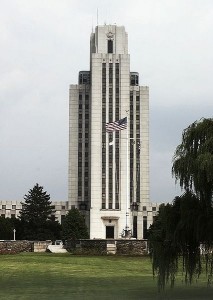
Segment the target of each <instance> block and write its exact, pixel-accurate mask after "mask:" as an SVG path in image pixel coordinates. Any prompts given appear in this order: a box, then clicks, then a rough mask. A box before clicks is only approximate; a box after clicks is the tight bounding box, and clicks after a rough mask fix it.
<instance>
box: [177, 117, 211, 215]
mask: <svg viewBox="0 0 213 300" xmlns="http://www.w3.org/2000/svg"><path fill="white" fill-rule="evenodd" d="M172 173H173V175H174V176H175V178H176V180H179V181H180V186H181V187H182V188H184V189H185V190H186V191H188V190H191V191H193V192H195V193H196V195H197V196H198V197H199V199H200V201H201V203H202V205H203V206H204V207H206V209H207V210H208V209H209V208H210V207H212V195H213V119H201V120H200V121H196V122H194V123H192V124H191V125H190V126H189V127H188V128H186V129H185V130H184V131H183V134H182V143H181V144H180V145H179V146H178V147H177V148H176V151H175V155H174V159H173V167H172Z"/></svg>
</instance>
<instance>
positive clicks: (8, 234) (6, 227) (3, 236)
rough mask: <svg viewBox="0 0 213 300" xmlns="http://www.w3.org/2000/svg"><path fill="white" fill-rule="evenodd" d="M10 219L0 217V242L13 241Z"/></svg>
mask: <svg viewBox="0 0 213 300" xmlns="http://www.w3.org/2000/svg"><path fill="white" fill-rule="evenodd" d="M11 220H12V219H10V218H4V217H1V216H0V240H12V239H13V229H14V227H13V224H12V221H11Z"/></svg>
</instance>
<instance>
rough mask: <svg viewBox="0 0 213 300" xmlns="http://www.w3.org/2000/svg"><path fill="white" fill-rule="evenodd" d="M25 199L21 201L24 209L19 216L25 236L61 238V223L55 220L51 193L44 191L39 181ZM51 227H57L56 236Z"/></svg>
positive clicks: (36, 238) (30, 237)
mask: <svg viewBox="0 0 213 300" xmlns="http://www.w3.org/2000/svg"><path fill="white" fill-rule="evenodd" d="M24 200H25V202H22V203H21V204H22V210H21V211H20V217H19V218H20V220H21V222H22V227H24V231H23V238H25V239H34V240H43V239H54V238H59V236H58V235H59V230H60V228H59V227H60V224H59V223H58V222H56V221H55V220H53V215H52V214H53V213H54V209H53V206H52V202H51V201H50V195H49V194H47V192H46V191H43V187H42V186H39V184H38V183H37V184H36V185H35V186H34V187H33V189H30V190H29V192H28V194H26V195H25V196H24ZM52 223H54V224H52ZM55 223H57V224H55ZM51 228H55V230H56V229H57V230H56V231H57V234H56V235H57V236H56V237H55V235H54V232H52V231H51Z"/></svg>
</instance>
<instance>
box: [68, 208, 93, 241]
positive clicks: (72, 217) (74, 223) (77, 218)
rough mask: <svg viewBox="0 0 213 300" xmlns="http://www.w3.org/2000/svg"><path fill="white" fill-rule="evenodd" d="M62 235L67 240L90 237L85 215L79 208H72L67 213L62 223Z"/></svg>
mask: <svg viewBox="0 0 213 300" xmlns="http://www.w3.org/2000/svg"><path fill="white" fill-rule="evenodd" d="M62 237H63V239H65V240H68V239H72V240H76V239H88V238H89V234H88V230H87V226H86V224H85V219H84V216H83V215H82V214H81V213H80V212H79V210H78V209H77V208H72V209H71V210H69V212H68V214H67V215H66V217H65V219H64V221H63V223H62Z"/></svg>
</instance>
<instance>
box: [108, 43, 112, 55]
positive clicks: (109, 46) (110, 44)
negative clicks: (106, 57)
mask: <svg viewBox="0 0 213 300" xmlns="http://www.w3.org/2000/svg"><path fill="white" fill-rule="evenodd" d="M108 53H113V41H112V40H108Z"/></svg>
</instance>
